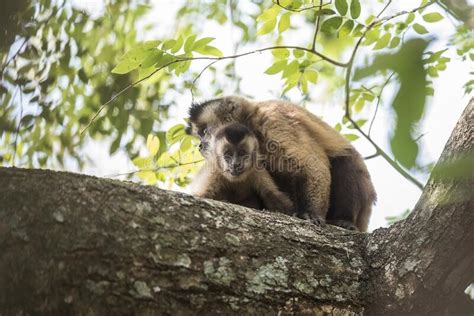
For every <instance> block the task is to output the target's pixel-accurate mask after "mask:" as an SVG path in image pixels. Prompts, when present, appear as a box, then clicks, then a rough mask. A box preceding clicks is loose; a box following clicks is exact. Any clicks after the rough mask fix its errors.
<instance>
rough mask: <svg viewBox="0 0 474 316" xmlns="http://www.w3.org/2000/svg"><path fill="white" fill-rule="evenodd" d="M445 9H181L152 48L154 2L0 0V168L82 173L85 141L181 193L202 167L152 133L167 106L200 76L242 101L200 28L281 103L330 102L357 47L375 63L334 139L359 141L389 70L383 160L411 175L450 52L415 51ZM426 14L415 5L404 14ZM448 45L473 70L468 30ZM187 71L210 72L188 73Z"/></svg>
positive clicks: (297, 4)
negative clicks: (256, 58) (322, 96)
mask: <svg viewBox="0 0 474 316" xmlns="http://www.w3.org/2000/svg"><path fill="white" fill-rule="evenodd" d="M447 2H449V1H443V6H441V7H438V9H433V8H435V7H436V5H433V6H427V7H426V8H422V9H419V10H415V11H414V12H406V13H403V14H400V15H397V16H394V17H393V18H392V17H390V16H389V15H387V14H383V13H384V11H385V9H386V8H385V6H389V5H390V3H387V2H383V1H379V0H374V1H371V2H365V1H360V0H336V1H332V2H324V1H323V2H322V3H323V5H322V6H319V3H320V2H319V1H313V0H274V1H269V0H267V1H252V2H250V1H249V2H240V1H235V0H216V1H207V0H202V1H187V2H182V3H181V2H179V3H173V5H175V6H177V10H176V16H175V27H174V28H171V29H170V32H169V34H166V35H162V36H161V37H160V38H157V37H156V36H154V35H153V34H154V30H156V29H157V28H159V27H160V21H159V20H157V19H156V18H152V21H151V22H146V21H150V14H153V12H156V11H154V10H157V8H158V7H157V6H158V5H157V4H154V3H153V2H148V1H139V0H110V1H107V2H106V5H105V8H104V10H103V11H101V12H93V13H94V14H93V15H91V13H89V12H88V11H87V10H83V9H81V8H79V7H76V6H75V5H74V2H69V1H64V2H61V1H52V0H35V1H23V0H20V1H11V0H8V1H4V2H3V3H2V4H1V6H2V7H1V22H0V23H2V32H1V33H0V35H1V36H2V38H1V45H2V46H0V57H1V68H0V69H1V82H0V164H3V165H17V166H30V167H63V166H64V164H65V163H69V162H70V161H72V160H74V161H76V163H77V166H78V167H79V168H80V167H82V166H83V165H84V164H85V163H86V162H88V163H93V161H94V156H93V153H87V152H86V151H87V144H88V143H90V142H87V140H90V139H93V140H94V141H99V142H100V144H101V145H103V144H105V145H106V146H109V152H110V154H113V153H115V152H117V151H123V152H126V153H127V155H128V156H129V157H131V159H132V161H133V163H134V164H135V166H136V167H137V169H138V171H137V172H133V173H131V174H130V175H133V174H137V175H138V176H139V177H140V178H142V179H143V180H144V181H146V182H147V183H150V184H154V183H158V184H160V185H166V186H167V187H172V186H173V185H174V184H176V185H180V186H184V185H186V184H187V183H188V182H189V181H188V175H189V174H190V173H193V172H195V171H196V169H197V167H198V165H199V162H200V161H201V160H202V157H201V156H200V155H199V153H198V151H197V150H196V144H197V140H195V139H193V138H191V137H189V136H187V135H185V133H184V129H183V125H182V124H178V125H175V126H173V127H171V128H170V129H168V130H165V129H164V128H163V123H164V122H166V121H167V119H168V117H169V116H168V115H169V111H172V110H173V109H175V107H176V106H178V105H177V104H176V102H175V99H176V98H175V97H176V95H182V94H183V93H188V92H189V91H191V89H193V90H192V91H191V92H192V93H193V98H194V96H200V95H201V94H200V89H194V88H195V84H196V80H197V79H198V78H199V77H200V75H201V74H202V72H204V71H206V72H208V73H209V74H210V75H211V81H210V83H211V85H209V84H208V85H206V87H205V89H206V90H207V91H206V92H207V94H208V95H209V94H211V95H220V94H221V93H222V91H223V90H224V88H225V87H229V85H230V86H232V87H233V88H232V89H231V90H233V91H235V94H240V93H241V91H240V80H241V78H240V77H239V75H238V72H237V71H236V70H235V61H236V58H229V57H230V56H229V54H226V55H225V56H224V54H223V53H222V51H227V50H226V49H224V48H223V47H218V45H217V44H215V43H216V42H219V41H218V39H214V38H213V37H210V36H208V35H209V34H206V27H205V25H212V27H218V28H224V27H229V26H230V27H232V30H234V33H235V38H233V43H231V45H230V46H232V47H231V48H232V51H233V54H241V53H244V52H248V53H252V52H257V51H258V50H259V49H262V48H267V49H268V50H269V51H271V55H268V56H272V57H271V58H272V60H273V61H272V65H271V66H270V67H269V68H268V69H267V70H266V71H265V73H266V74H268V75H270V76H279V77H280V78H281V82H282V86H281V88H280V89H277V90H279V91H281V95H280V97H282V98H291V93H294V92H295V91H299V92H300V93H301V95H303V96H304V98H305V99H309V98H310V95H311V91H315V90H319V91H321V90H322V89H324V91H325V93H327V94H337V93H341V92H342V91H343V90H344V85H345V80H344V74H345V72H346V69H347V67H348V66H349V67H352V66H353V65H352V63H348V62H347V61H348V57H349V56H350V55H351V53H352V51H353V50H354V47H356V46H355V45H356V43H357V42H358V41H361V42H360V44H361V45H362V46H365V47H367V48H369V49H371V50H373V52H374V54H372V55H373V56H364V58H361V57H359V56H358V58H356V62H355V64H354V66H355V67H357V68H358V71H357V72H356V73H355V76H354V78H352V81H351V83H350V89H349V94H348V95H347V96H346V98H347V99H348V101H349V105H350V107H349V110H350V112H349V114H350V115H351V118H353V119H354V121H353V122H355V123H354V124H356V125H357V126H354V124H353V123H352V122H351V121H350V120H349V119H348V117H346V116H344V117H341V120H340V122H339V123H337V124H336V126H335V128H336V129H337V130H339V131H341V133H342V134H343V135H345V136H346V137H347V138H348V139H349V140H351V141H354V140H356V139H358V138H359V137H360V136H361V134H360V133H359V131H360V130H359V129H365V128H367V126H368V125H369V124H367V122H368V121H369V117H367V115H368V111H367V109H373V107H374V106H378V105H379V103H380V100H381V94H382V90H383V88H384V87H385V85H386V84H387V83H388V82H385V81H386V78H385V77H386V76H387V74H388V72H389V71H393V72H395V74H396V76H394V79H396V80H394V81H397V82H396V83H395V82H394V87H395V88H397V85H396V84H398V88H397V89H398V92H397V94H396V97H395V99H394V100H393V102H392V104H391V106H392V108H393V109H394V112H395V114H396V118H397V120H396V122H397V124H396V127H395V129H394V131H393V132H392V133H391V137H392V139H391V150H392V153H393V156H394V158H395V160H397V161H398V162H400V163H401V164H402V165H403V167H405V168H406V169H410V168H417V169H420V168H421V167H420V166H419V165H418V163H417V158H418V152H419V150H418V145H417V143H416V140H417V137H416V135H415V133H416V126H417V124H419V122H420V120H421V118H422V116H423V113H424V112H425V108H426V107H425V104H426V99H427V97H428V96H430V95H432V94H433V86H432V80H433V79H435V78H437V77H438V76H439V75H440V73H442V71H443V70H445V69H446V68H447V65H448V64H449V62H450V59H449V58H448V57H446V55H447V52H448V49H449V48H450V47H449V48H448V49H443V50H441V51H429V50H427V49H426V47H427V45H428V43H429V42H430V40H432V36H431V31H430V25H431V24H432V23H437V22H438V21H440V20H442V19H443V18H444V14H441V13H440V12H443V11H442V10H446V11H445V12H452V11H453V10H450V9H449V6H450V4H449V3H448V4H447V5H446V4H445V3H447ZM428 4H430V3H429V2H428V1H426V0H423V1H421V2H418V3H416V4H412V5H413V6H411V7H410V8H407V9H412V8H414V7H416V5H420V6H424V5H428ZM161 5H163V4H161ZM158 9H161V8H158ZM379 14H380V16H377V15H379ZM461 20H462V19H461ZM144 21H145V22H146V23H144ZM196 21H205V23H204V22H203V23H196ZM303 29H304V30H310V33H309V34H308V36H307V37H305V38H306V41H305V42H303V43H296V44H294V43H293V41H291V39H292V38H293V37H295V36H294V35H295V34H296V33H298V32H301V30H303ZM311 33H312V34H311ZM300 37H301V36H300ZM405 37H407V38H408V39H407V40H405ZM414 38H417V39H414ZM150 39H151V40H150ZM262 43H266V44H262ZM287 43H291V47H285V46H286V45H290V44H287ZM256 44H258V45H256ZM450 45H451V47H453V48H454V49H455V50H456V51H457V53H458V55H459V56H460V58H463V59H464V60H467V61H472V60H473V59H474V56H473V54H472V51H473V49H474V40H473V34H472V29H471V28H469V27H468V24H462V23H460V22H459V23H458V26H457V31H456V33H455V34H453V36H452V40H451V42H450ZM282 46H283V48H281V47H282ZM249 47H251V48H250V49H249ZM272 47H273V48H272ZM277 47H280V48H277ZM246 49H247V50H246ZM252 49H254V51H252ZM233 54H232V55H233ZM262 58H264V57H262ZM196 60H207V61H208V62H209V64H208V65H207V66H206V67H205V68H201V69H198V70H197V69H196V67H194V68H193V65H194V64H195V62H196ZM217 61H219V64H220V65H222V66H220V68H217V67H215V62H217ZM222 67H223V68H222ZM222 69H223V70H222ZM390 84H392V83H390ZM473 86H474V81H473V80H471V81H469V82H467V83H466V85H465V90H466V92H467V93H470V92H471V91H472V89H473ZM227 90H229V89H227ZM275 97H278V96H275ZM179 106H186V107H187V106H188V105H179ZM102 109H103V111H102ZM96 115H97V118H96V117H95V116H96ZM91 120H93V121H92V122H91ZM370 125H371V124H370ZM84 129H85V133H81V131H82V130H84ZM145 144H146V146H145ZM142 145H143V146H142ZM145 147H146V148H145Z"/></svg>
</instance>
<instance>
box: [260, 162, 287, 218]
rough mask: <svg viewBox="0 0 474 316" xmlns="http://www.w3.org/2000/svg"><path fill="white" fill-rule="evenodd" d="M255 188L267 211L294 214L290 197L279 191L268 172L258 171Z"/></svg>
mask: <svg viewBox="0 0 474 316" xmlns="http://www.w3.org/2000/svg"><path fill="white" fill-rule="evenodd" d="M255 186H256V190H257V192H258V194H259V196H260V199H261V200H262V201H263V207H264V208H265V209H267V210H271V211H282V212H283V213H285V214H290V215H291V214H293V213H294V211H295V210H294V205H293V202H292V201H291V200H290V198H289V197H288V195H286V194H285V193H283V192H281V191H280V190H279V189H278V187H277V185H276V184H275V182H274V181H273V179H272V177H271V176H270V174H269V173H268V171H266V170H263V171H258V173H257V175H256V179H255Z"/></svg>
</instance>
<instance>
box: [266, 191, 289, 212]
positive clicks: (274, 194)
mask: <svg viewBox="0 0 474 316" xmlns="http://www.w3.org/2000/svg"><path fill="white" fill-rule="evenodd" d="M261 199H262V200H263V204H264V208H265V209H267V210H269V211H279V212H281V213H284V214H293V212H294V210H295V207H294V205H293V202H292V201H291V200H290V198H289V197H288V196H287V195H286V194H285V193H283V192H281V191H269V192H265V194H262V196H261Z"/></svg>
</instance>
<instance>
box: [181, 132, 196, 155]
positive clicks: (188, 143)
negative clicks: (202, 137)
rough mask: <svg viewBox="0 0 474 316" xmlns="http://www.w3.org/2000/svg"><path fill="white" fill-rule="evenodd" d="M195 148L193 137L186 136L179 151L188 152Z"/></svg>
mask: <svg viewBox="0 0 474 316" xmlns="http://www.w3.org/2000/svg"><path fill="white" fill-rule="evenodd" d="M192 147H193V137H192V136H189V135H186V136H185V137H184V138H183V140H182V141H181V145H180V146H179V150H181V151H182V152H186V151H188V150H189V149H191V148H192Z"/></svg>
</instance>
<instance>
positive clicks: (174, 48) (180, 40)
mask: <svg viewBox="0 0 474 316" xmlns="http://www.w3.org/2000/svg"><path fill="white" fill-rule="evenodd" d="M183 41H184V40H183V36H182V35H180V36H179V37H178V39H177V40H176V41H175V43H174V45H173V46H172V47H171V49H170V52H171V53H173V54H176V53H177V52H178V51H179V50H180V49H181V47H182V46H183Z"/></svg>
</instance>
